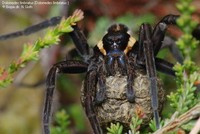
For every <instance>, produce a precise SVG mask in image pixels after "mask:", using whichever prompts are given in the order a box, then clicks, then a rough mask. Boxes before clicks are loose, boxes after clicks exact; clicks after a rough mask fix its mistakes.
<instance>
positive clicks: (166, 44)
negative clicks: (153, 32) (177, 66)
mask: <svg viewBox="0 0 200 134" xmlns="http://www.w3.org/2000/svg"><path fill="white" fill-rule="evenodd" d="M163 48H169V50H170V52H171V53H172V55H173V57H174V58H175V59H176V60H177V61H178V62H179V63H181V64H182V63H183V60H184V58H183V55H182V54H181V52H180V51H179V49H178V47H177V46H176V42H175V41H174V40H173V39H172V38H171V37H169V36H165V38H164V40H163V43H162V46H161V49H163Z"/></svg>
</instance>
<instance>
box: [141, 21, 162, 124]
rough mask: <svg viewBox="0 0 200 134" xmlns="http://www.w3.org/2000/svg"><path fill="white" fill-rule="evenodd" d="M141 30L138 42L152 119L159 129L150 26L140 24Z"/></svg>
mask: <svg viewBox="0 0 200 134" xmlns="http://www.w3.org/2000/svg"><path fill="white" fill-rule="evenodd" d="M141 27H142V28H141V30H143V32H142V33H143V35H142V36H143V39H144V40H143V41H140V43H141V44H139V45H142V46H143V47H141V46H140V47H141V48H143V54H144V59H145V65H146V71H147V75H148V77H149V82H150V95H151V105H152V109H153V113H154V119H155V122H156V127H157V128H159V127H160V121H159V114H158V91H157V80H156V66H155V59H154V52H153V42H152V40H151V34H152V30H151V26H150V25H149V24H142V26H141Z"/></svg>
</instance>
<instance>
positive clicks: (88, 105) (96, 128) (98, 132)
mask: <svg viewBox="0 0 200 134" xmlns="http://www.w3.org/2000/svg"><path fill="white" fill-rule="evenodd" d="M96 78H97V70H96V69H92V70H90V71H88V72H87V74H86V77H85V81H84V89H83V92H84V94H85V97H84V104H83V105H84V107H85V113H86V115H87V117H88V119H89V121H90V124H91V126H92V129H93V132H94V134H103V132H102V129H101V126H100V123H99V120H98V119H97V117H96V113H95V112H94V103H93V99H92V96H93V92H94V91H96V84H97V79H96Z"/></svg>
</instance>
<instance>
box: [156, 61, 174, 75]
mask: <svg viewBox="0 0 200 134" xmlns="http://www.w3.org/2000/svg"><path fill="white" fill-rule="evenodd" d="M155 63H156V69H157V70H158V71H160V72H162V73H165V74H168V75H171V76H175V71H174V70H173V67H174V64H172V63H170V62H168V61H166V60H163V59H160V58H155Z"/></svg>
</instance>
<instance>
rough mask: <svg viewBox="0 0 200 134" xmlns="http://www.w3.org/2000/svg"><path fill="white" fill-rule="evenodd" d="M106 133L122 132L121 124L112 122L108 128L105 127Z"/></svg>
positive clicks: (120, 133)
mask: <svg viewBox="0 0 200 134" xmlns="http://www.w3.org/2000/svg"><path fill="white" fill-rule="evenodd" d="M107 130H108V133H107V134H122V131H123V126H122V125H120V124H119V123H117V124H113V123H111V125H110V128H107Z"/></svg>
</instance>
